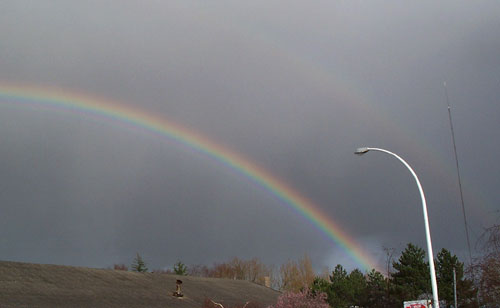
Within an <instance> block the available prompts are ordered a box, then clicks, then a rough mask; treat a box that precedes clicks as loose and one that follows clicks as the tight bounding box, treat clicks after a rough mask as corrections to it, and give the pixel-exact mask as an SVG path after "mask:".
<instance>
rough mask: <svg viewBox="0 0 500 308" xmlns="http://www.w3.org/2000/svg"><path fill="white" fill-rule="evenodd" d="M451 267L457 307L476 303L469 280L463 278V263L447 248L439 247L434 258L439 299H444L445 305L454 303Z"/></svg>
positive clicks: (448, 305)
mask: <svg viewBox="0 0 500 308" xmlns="http://www.w3.org/2000/svg"><path fill="white" fill-rule="evenodd" d="M453 269H455V273H456V280H457V301H458V306H459V307H466V306H470V307H473V306H474V305H475V304H476V301H474V299H475V290H474V288H473V283H472V281H471V280H468V279H465V278H464V264H463V263H462V262H460V261H459V260H458V257H457V256H456V255H452V254H451V253H450V252H449V251H448V250H446V249H444V248H443V249H441V251H440V252H439V253H438V254H437V259H436V276H437V282H438V291H439V299H440V300H445V301H446V306H447V307H450V306H452V305H454V294H453Z"/></svg>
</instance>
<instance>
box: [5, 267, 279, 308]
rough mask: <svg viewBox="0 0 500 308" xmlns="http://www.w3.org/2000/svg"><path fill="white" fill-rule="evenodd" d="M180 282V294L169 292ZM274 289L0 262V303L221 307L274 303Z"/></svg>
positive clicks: (240, 283)
mask: <svg viewBox="0 0 500 308" xmlns="http://www.w3.org/2000/svg"><path fill="white" fill-rule="evenodd" d="M177 279H181V280H182V282H183V283H182V293H183V294H184V297H182V298H177V297H174V296H172V293H173V292H174V291H175V290H176V280H177ZM279 295H280V293H279V292H278V291H275V290H272V289H270V288H267V287H264V286H261V285H257V284H254V283H251V282H248V281H242V280H230V279H217V278H202V277H190V276H176V275H167V274H155V273H136V272H127V271H117V270H111V269H94V268H85V267H73V266H61V265H46V264H31V263H20V262H8V261H0V307H2V308H4V307H173V308H175V307H186V308H191V307H193V308H194V307H196V308H199V307H201V306H202V304H203V301H204V300H205V298H210V299H212V300H214V301H216V302H219V303H222V304H224V305H225V307H228V306H230V305H235V304H244V303H245V302H247V301H251V302H255V303H260V304H262V305H263V307H265V306H267V305H269V304H272V303H275V302H276V299H277V297H278V296H279Z"/></svg>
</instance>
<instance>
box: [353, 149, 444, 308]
mask: <svg viewBox="0 0 500 308" xmlns="http://www.w3.org/2000/svg"><path fill="white" fill-rule="evenodd" d="M368 151H378V152H383V153H386V154H389V155H392V156H394V157H396V158H397V159H398V160H399V161H400V162H402V163H403V165H405V166H406V168H408V170H410V172H411V174H412V175H413V177H414V178H415V181H416V182H417V186H418V190H419V191H420V197H421V198H422V210H423V212H424V222H425V236H426V238H427V253H428V255H429V268H430V274H431V285H432V297H433V302H434V304H433V305H432V306H433V307H434V308H439V299H438V291H437V283H436V270H435V269H434V257H433V254H432V243H431V231H430V229H429V218H428V215H427V203H426V202H425V196H424V190H423V189H422V185H420V181H419V180H418V177H417V174H416V173H415V171H413V169H412V168H411V167H410V165H408V163H407V162H406V161H404V160H403V159H402V158H401V157H399V156H398V155H396V154H394V153H392V152H390V151H387V150H384V149H379V148H368V147H363V148H358V149H357V150H356V151H355V152H354V154H357V155H363V154H365V153H367V152H368Z"/></svg>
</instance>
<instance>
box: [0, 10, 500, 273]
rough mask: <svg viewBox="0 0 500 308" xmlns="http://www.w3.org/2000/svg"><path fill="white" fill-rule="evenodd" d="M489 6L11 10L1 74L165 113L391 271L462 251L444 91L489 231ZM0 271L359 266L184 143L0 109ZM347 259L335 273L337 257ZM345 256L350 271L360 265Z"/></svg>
mask: <svg viewBox="0 0 500 308" xmlns="http://www.w3.org/2000/svg"><path fill="white" fill-rule="evenodd" d="M499 10H500V5H499V4H497V3H496V2H494V1H483V2H481V3H480V4H472V3H468V2H458V3H457V2H456V1H447V2H441V3H439V4H436V3H433V2H430V1H424V2H422V1H420V2H418V3H417V2H415V3H407V2H405V3H401V2H398V1H392V2H391V1H390V2H387V1H384V2H378V1H370V2H365V1H349V2H342V1H337V2H333V3H332V2H326V1H318V2H313V3H307V4H306V3H303V2H300V1H292V2H290V1H287V3H286V5H285V3H284V2H282V1H272V2H269V1H265V2H264V1H253V2H251V3H245V4H242V3H238V4H236V3H228V2H226V1H218V2H215V3H205V2H197V1H181V2H168V3H165V2H153V1H151V2H148V3H146V4H144V3H139V2H134V1H125V2H124V1H120V2H119V3H118V2H115V1H107V2H105V3H103V2H101V1H99V2H92V1H90V2H85V3H67V2H65V1H60V2H57V1H56V2H50V3H48V2H34V1H33V2H30V1H23V2H21V1H11V2H9V1H4V2H3V3H2V4H1V7H0V12H1V13H0V14H1V15H0V41H1V43H0V44H1V45H0V80H3V81H4V82H8V83H15V84H32V85H33V84H34V85H40V86H51V87H56V88H62V89H69V90H75V91H77V92H80V93H89V94H92V95H96V96H100V97H104V98H108V99H110V100H115V101H118V102H123V103H124V104H129V105H134V106H137V107H138V108H140V109H143V110H145V111H148V112H152V113H155V114H158V115H161V116H164V117H165V118H168V119H170V120H174V121H176V122H177V123H180V124H182V125H184V126H186V127H189V128H191V129H193V130H195V131H199V132H200V133H202V134H204V135H205V136H207V137H208V138H211V139H213V140H215V141H217V142H219V143H221V144H224V145H226V146H227V147H228V148H231V149H232V150H234V151H237V152H239V153H243V154H244V155H245V156H246V157H249V158H251V159H252V160H253V161H254V162H256V163H257V164H258V165H259V166H261V167H263V168H265V169H266V170H268V171H269V172H270V173H272V174H274V175H276V177H278V178H280V179H283V180H284V181H285V182H286V183H288V184H290V186H292V187H294V189H296V190H297V191H298V192H300V193H301V194H303V195H304V196H307V197H308V198H309V199H310V200H312V201H313V202H314V203H316V204H317V205H318V207H320V208H321V209H322V210H323V211H324V212H325V213H327V214H328V215H329V217H331V218H332V219H333V220H335V221H336V222H337V223H338V224H340V225H341V226H342V227H343V229H344V230H345V231H346V232H347V233H348V234H350V235H351V236H352V237H353V239H355V240H356V241H358V242H360V243H364V244H365V246H367V247H370V249H369V250H370V252H371V253H373V257H374V258H375V259H378V260H381V258H382V257H381V256H382V255H383V252H382V248H381V247H382V246H388V247H396V248H397V249H401V248H402V247H403V246H404V244H405V243H407V242H409V241H411V242H415V243H417V244H419V245H421V246H424V243H425V242H424V233H423V222H422V217H421V215H422V214H421V208H420V199H419V195H418V191H417V190H416V187H415V184H414V182H413V180H412V179H411V177H410V175H409V174H408V172H407V171H406V170H405V169H404V167H403V166H401V165H399V164H398V162H396V161H395V160H393V159H391V158H390V157H384V156H382V155H380V154H378V153H370V154H369V155H366V156H364V157H362V158H360V157H356V156H354V155H353V154H352V152H353V150H354V149H355V148H356V147H357V146H361V145H369V146H378V147H385V148H388V149H389V150H392V151H394V152H397V153H399V154H401V155H402V156H403V157H404V158H406V159H407V160H408V161H409V162H410V164H412V166H413V167H414V168H415V170H416V171H417V173H418V174H419V176H420V177H421V180H422V183H423V185H424V189H425V191H426V194H427V197H428V203H429V214H430V220H431V230H432V233H433V239H434V246H435V249H440V248H441V247H446V248H449V249H451V250H452V251H454V252H455V253H457V254H459V256H461V258H462V259H463V260H465V258H466V255H467V254H466V245H465V239H464V231H463V230H464V227H463V218H462V213H461V209H460V205H459V199H458V188H457V184H456V176H455V169H454V161H453V152H452V145H451V139H450V133H449V127H448V122H447V121H448V118H447V110H446V101H445V95H444V88H443V86H442V84H443V81H447V84H448V91H449V97H450V101H451V104H452V106H453V109H452V112H453V116H454V120H455V128H456V134H457V146H458V150H459V156H460V159H461V163H462V164H461V166H462V168H463V169H462V174H463V177H464V179H463V180H464V196H465V201H466V205H467V214H468V217H469V222H470V227H471V234H472V237H473V240H475V239H476V238H477V236H478V235H479V233H480V232H481V230H482V229H481V228H483V227H486V226H488V225H490V224H492V223H494V222H495V221H497V219H498V212H495V211H498V206H497V204H498V203H499V201H500V200H499V198H498V194H496V193H495V192H496V188H497V187H498V183H499V180H498V176H497V174H498V173H499V172H498V171H499V170H498V164H496V163H495V162H496V160H495V159H496V157H495V153H496V152H497V150H498V148H499V147H500V144H499V143H498V141H497V139H498V138H496V131H497V130H498V124H497V122H498V121H497V118H498V114H499V107H498V106H499V105H498V102H497V100H498V94H499V89H500V79H499V78H500V60H499V58H498V56H497V53H498V47H499V45H500V40H499V39H498V35H497V30H496V29H498V26H499V25H498V23H499V21H498V18H497V17H498V15H499V13H500V12H499ZM0 109H1V112H0V143H1V147H0V157H1V158H2V160H1V162H0V172H1V177H0V187H1V194H0V204H1V205H0V208H1V211H2V215H0V232H1V233H2V234H3V236H2V239H1V240H0V251H2V253H1V255H0V258H1V259H10V260H20V261H32V262H42V263H61V264H75V265H90V266H100V267H104V266H109V265H111V264H112V263H119V262H124V263H129V262H130V261H131V259H132V258H133V256H134V255H135V252H137V251H139V252H142V253H144V254H145V257H146V260H149V261H150V263H151V266H152V267H153V268H154V267H157V268H158V267H162V266H169V265H171V264H173V263H174V262H175V261H177V260H178V259H181V260H183V261H184V262H185V263H188V264H192V263H208V264H210V263H212V262H214V261H222V260H226V259H228V258H230V257H232V256H240V257H253V256H258V257H260V258H261V259H263V260H264V261H265V262H268V263H275V264H280V263H282V262H284V261H286V260H287V259H289V258H297V257H299V256H301V255H303V254H304V253H305V252H307V253H308V254H310V255H311V256H312V257H313V261H314V262H315V263H316V266H317V267H318V268H320V267H322V266H330V267H332V266H334V265H335V264H334V263H335V262H347V263H348V262H351V264H346V265H347V266H350V267H352V266H356V264H355V263H354V262H352V260H351V259H349V258H348V257H347V256H346V255H345V254H344V253H343V252H342V251H341V249H340V248H339V247H338V246H336V245H334V244H333V243H332V242H331V241H329V240H328V239H326V238H325V237H324V236H323V235H322V234H321V232H320V231H318V230H317V229H315V227H314V226H313V225H312V224H311V223H309V222H307V221H306V219H304V218H303V217H301V216H300V215H299V214H297V213H295V212H293V211H292V210H291V209H290V208H289V207H288V206H287V205H285V204H283V203H282V202H281V201H279V200H277V199H276V198H275V197H274V196H272V195H271V194H270V193H269V192H268V191H265V190H263V189H262V188H261V187H258V186H257V185H255V184H254V183H252V182H251V181H250V180H248V179H247V178H245V177H243V176H242V175H241V174H238V173H236V172H234V171H233V170H230V169H228V168H227V167H225V166H223V165H221V164H219V163H217V162H215V161H213V160H211V159H210V158H207V157H205V156H204V155H201V154H199V153H195V152H194V151H192V150H190V149H186V148H185V147H183V146H180V145H179V144H176V143H175V142H171V141H168V140H164V139H161V138H156V137H153V136H151V135H150V134H147V133H144V132H142V131H140V130H135V129H133V128H132V129H131V128H127V127H123V126H122V125H117V124H116V123H111V122H108V121H100V120H96V119H92V118H88V117H85V116H84V115H81V114H70V113H65V112H60V111H52V110H44V109H40V108H35V107H20V106H17V105H15V104H10V103H8V104H6V103H5V102H4V101H2V103H1V104H0ZM335 260H338V261H335ZM349 260H351V261H349Z"/></svg>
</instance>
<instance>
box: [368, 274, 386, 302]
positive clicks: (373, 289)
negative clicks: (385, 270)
mask: <svg viewBox="0 0 500 308" xmlns="http://www.w3.org/2000/svg"><path fill="white" fill-rule="evenodd" d="M386 287H387V281H386V279H385V278H384V276H383V275H382V274H381V273H380V272H378V271H376V270H374V269H373V270H371V272H369V273H368V274H367V275H366V307H370V308H384V307H389V305H388V299H387V290H386Z"/></svg>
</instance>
